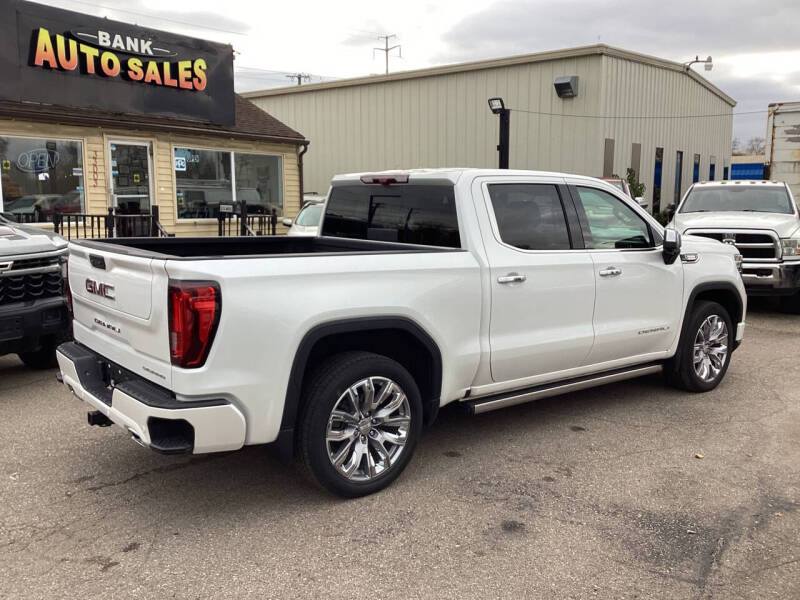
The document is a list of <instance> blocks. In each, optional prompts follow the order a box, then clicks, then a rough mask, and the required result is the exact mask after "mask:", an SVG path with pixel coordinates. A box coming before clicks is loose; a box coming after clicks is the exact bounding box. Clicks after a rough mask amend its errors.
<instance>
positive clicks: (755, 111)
mask: <svg viewBox="0 0 800 600" xmlns="http://www.w3.org/2000/svg"><path fill="white" fill-rule="evenodd" d="M511 110H512V111H513V112H520V113H527V114H531V115H544V116H549V117H574V118H576V119H703V118H709V117H731V116H733V117H738V116H739V115H754V114H766V112H767V111H766V110H751V111H742V112H737V113H734V112H730V113H717V114H708V115H565V114H562V113H553V112H544V111H538V110H525V109H523V108H512V109H511Z"/></svg>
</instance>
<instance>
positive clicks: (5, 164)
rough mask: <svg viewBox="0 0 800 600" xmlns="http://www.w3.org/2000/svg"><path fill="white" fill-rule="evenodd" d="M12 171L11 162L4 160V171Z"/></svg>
mask: <svg viewBox="0 0 800 600" xmlns="http://www.w3.org/2000/svg"><path fill="white" fill-rule="evenodd" d="M10 170H11V161H10V160H4V161H3V171H10Z"/></svg>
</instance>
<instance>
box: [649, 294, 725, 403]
mask: <svg viewBox="0 0 800 600" xmlns="http://www.w3.org/2000/svg"><path fill="white" fill-rule="evenodd" d="M686 327H687V329H686V331H685V332H683V333H682V335H681V343H680V345H679V346H678V350H677V352H676V353H675V356H674V357H673V358H672V359H670V360H669V361H667V364H666V365H665V367H664V371H665V373H666V376H667V381H668V382H669V383H670V384H671V385H673V386H675V387H677V388H680V389H684V390H688V391H690V392H708V391H711V390H713V389H714V388H715V387H717V386H718V385H719V382H720V381H722V379H723V378H724V377H725V373H726V372H727V370H728V365H729V364H730V362H731V351H732V349H733V341H734V338H733V325H732V323H731V318H730V315H729V314H728V311H727V310H725V307H723V306H722V305H721V304H718V303H717V302H709V301H705V300H703V301H700V302H697V303H696V304H695V305H694V306H693V307H692V313H691V315H690V317H689V319H688V321H687V323H686Z"/></svg>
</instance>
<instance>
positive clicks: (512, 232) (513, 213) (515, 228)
mask: <svg viewBox="0 0 800 600" xmlns="http://www.w3.org/2000/svg"><path fill="white" fill-rule="evenodd" d="M489 197H490V198H491V200H492V208H493V209H494V217H495V220H496V221H497V228H498V231H499V233H500V239H501V240H502V241H503V242H504V243H506V244H508V245H509V246H514V247H515V248H519V249H521V250H569V249H570V247H571V245H570V238H569V230H568V229H567V219H566V216H565V214H564V207H563V206H562V204H561V198H560V197H559V195H558V190H557V189H556V186H555V185H552V184H542V183H493V184H491V185H489Z"/></svg>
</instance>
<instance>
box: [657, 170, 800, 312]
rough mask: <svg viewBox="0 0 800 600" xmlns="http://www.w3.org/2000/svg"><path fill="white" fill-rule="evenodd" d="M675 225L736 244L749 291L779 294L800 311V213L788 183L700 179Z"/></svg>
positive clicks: (789, 308) (676, 214) (784, 303)
mask: <svg viewBox="0 0 800 600" xmlns="http://www.w3.org/2000/svg"><path fill="white" fill-rule="evenodd" d="M670 226H671V227H673V228H675V229H677V230H678V231H679V232H680V233H682V234H684V233H685V234H692V235H698V236H703V237H707V238H711V239H715V240H718V241H720V242H723V243H726V244H730V245H732V246H735V247H736V248H737V249H738V250H739V252H740V253H741V255H742V260H743V264H742V279H743V280H744V285H745V289H746V290H747V293H748V294H750V295H752V296H777V297H779V298H780V301H781V305H782V307H783V308H784V309H785V310H787V311H789V312H795V313H800V213H798V210H797V206H796V203H795V201H794V198H793V197H792V192H791V190H790V189H789V186H788V185H787V184H786V183H782V182H778V181H747V180H736V181H708V182H701V183H695V184H693V185H692V186H691V187H690V188H689V189H688V190H687V191H686V194H685V195H684V197H683V199H682V200H681V202H680V204H679V205H678V208H677V210H676V211H675V212H674V215H673V217H672V222H671V223H670Z"/></svg>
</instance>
